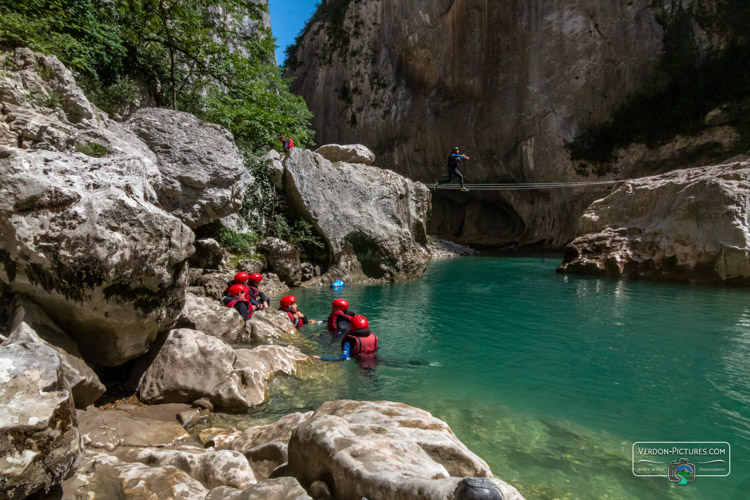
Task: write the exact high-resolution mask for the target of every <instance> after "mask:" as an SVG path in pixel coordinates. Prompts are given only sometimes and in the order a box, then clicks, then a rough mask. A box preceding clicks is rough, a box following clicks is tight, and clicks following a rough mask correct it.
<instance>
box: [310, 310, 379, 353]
mask: <svg viewBox="0 0 750 500" xmlns="http://www.w3.org/2000/svg"><path fill="white" fill-rule="evenodd" d="M378 342H379V341H378V337H377V336H376V335H375V334H374V333H372V332H371V331H370V324H369V322H368V321H367V318H365V317H364V316H362V315H359V314H358V315H355V316H354V317H353V318H352V320H351V322H350V324H349V333H347V334H346V335H345V336H344V338H343V339H341V356H339V357H338V358H320V359H321V360H322V361H344V360H347V359H349V358H354V359H358V360H361V359H368V358H374V357H375V353H376V352H377V351H378V347H379V345H378Z"/></svg>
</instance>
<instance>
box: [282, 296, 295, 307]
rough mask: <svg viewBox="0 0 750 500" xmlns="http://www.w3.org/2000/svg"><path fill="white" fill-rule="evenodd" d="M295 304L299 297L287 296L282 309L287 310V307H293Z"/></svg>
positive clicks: (283, 300) (283, 299)
mask: <svg viewBox="0 0 750 500" xmlns="http://www.w3.org/2000/svg"><path fill="white" fill-rule="evenodd" d="M295 302H297V297H295V296H294V295H287V296H286V297H284V298H282V299H281V307H283V308H284V309H286V308H287V307H289V306H291V305H292V304H294V303H295Z"/></svg>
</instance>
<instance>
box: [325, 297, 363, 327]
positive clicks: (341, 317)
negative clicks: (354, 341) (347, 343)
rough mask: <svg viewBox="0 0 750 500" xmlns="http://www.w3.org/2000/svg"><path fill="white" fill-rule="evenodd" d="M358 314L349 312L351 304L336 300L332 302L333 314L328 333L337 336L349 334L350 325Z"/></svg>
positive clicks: (329, 320) (329, 317) (329, 319)
mask: <svg viewBox="0 0 750 500" xmlns="http://www.w3.org/2000/svg"><path fill="white" fill-rule="evenodd" d="M356 314H357V313H355V312H354V311H350V310H349V302H347V301H346V300H344V299H336V300H334V301H333V302H331V314H330V315H329V316H328V324H327V325H326V328H328V331H329V332H331V333H333V334H336V335H346V334H347V333H349V324H350V323H351V321H352V318H353V317H354V316H356Z"/></svg>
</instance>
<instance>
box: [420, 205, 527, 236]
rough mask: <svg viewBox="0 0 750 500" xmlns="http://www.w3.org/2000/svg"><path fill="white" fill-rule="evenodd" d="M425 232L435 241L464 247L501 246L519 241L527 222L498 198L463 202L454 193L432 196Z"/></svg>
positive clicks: (510, 206)
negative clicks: (447, 241) (445, 241)
mask: <svg viewBox="0 0 750 500" xmlns="http://www.w3.org/2000/svg"><path fill="white" fill-rule="evenodd" d="M470 194H471V193H470ZM428 230H429V232H430V234H433V235H435V236H437V237H438V238H442V239H446V240H450V241H455V242H457V243H461V244H464V245H475V246H485V247H503V246H512V245H516V244H518V243H520V242H521V238H522V236H523V235H524V233H525V232H526V223H525V222H524V220H523V218H522V217H521V216H520V215H519V214H518V212H516V210H515V209H514V208H513V206H512V205H511V204H510V203H508V202H507V201H505V200H503V199H500V198H480V199H477V198H469V199H466V197H461V198H459V196H457V193H446V194H443V193H435V194H434V195H433V199H432V214H431V216H430V219H429V221H428Z"/></svg>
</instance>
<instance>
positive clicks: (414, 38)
mask: <svg viewBox="0 0 750 500" xmlns="http://www.w3.org/2000/svg"><path fill="white" fill-rule="evenodd" d="M655 5H656V4H655V2H652V1H651V0H634V1H630V2H614V1H605V2H599V1H593V0H583V1H581V0H556V1H549V2H523V1H518V0H516V1H504V2H490V1H486V0H485V1H481V0H434V1H430V2H397V1H395V0H375V1H368V2H363V1H359V0H328V1H326V2H323V3H322V4H321V6H320V7H319V9H318V13H317V14H316V16H315V17H314V18H313V20H312V21H311V23H310V24H309V26H308V29H307V31H306V33H305V35H304V37H303V38H302V40H301V41H300V43H299V45H298V46H297V50H296V52H295V53H294V54H293V57H292V58H291V60H289V61H287V64H288V66H290V67H291V68H293V71H292V73H293V75H294V77H295V78H296V80H295V83H294V85H293V87H292V90H293V91H295V92H297V93H299V94H300V95H302V96H304V98H305V100H306V101H307V103H308V106H309V107H310V109H311V110H313V112H314V114H315V118H314V120H313V126H314V128H315V130H316V133H317V141H318V143H328V142H347V143H350V142H361V143H363V144H365V145H367V146H369V147H370V148H372V149H373V151H374V152H375V153H376V154H377V155H378V158H379V159H380V160H381V161H382V162H383V164H384V165H388V166H389V168H392V169H394V170H396V171H397V172H399V173H401V174H403V175H405V176H407V177H410V178H412V179H415V180H422V181H431V180H434V179H435V178H436V177H437V176H442V175H444V170H445V157H446V156H447V154H448V152H449V150H450V148H451V147H452V146H454V145H459V146H461V148H462V150H463V151H464V152H465V153H467V154H469V156H470V157H471V160H470V161H469V162H466V166H465V169H463V170H464V174H465V175H466V177H467V179H468V180H469V182H475V183H492V182H533V181H582V180H587V179H588V178H587V177H584V176H582V175H580V173H579V172H580V170H579V171H577V170H576V168H575V167H576V165H574V164H573V162H572V161H571V160H570V156H569V152H568V151H567V150H566V149H565V145H566V143H568V142H570V141H571V140H573V138H574V137H575V136H576V134H577V132H578V131H579V130H580V129H581V128H582V127H585V126H587V125H589V124H592V123H600V122H603V121H606V120H607V119H608V117H609V116H610V115H611V113H612V112H613V111H614V110H615V109H616V108H617V107H618V106H619V105H620V104H621V103H622V102H623V101H624V100H625V99H626V98H627V97H628V96H630V95H632V94H633V93H634V92H635V91H637V90H640V89H642V88H644V87H647V86H648V85H649V84H650V83H651V82H652V77H653V76H654V71H655V65H656V63H657V61H658V60H659V57H660V55H661V53H662V44H663V42H662V40H663V35H664V33H663V27H662V24H663V19H660V15H661V14H662V13H663V11H662V10H661V8H659V7H656V6H655ZM660 23H661V24H660ZM728 134H729V135H728V136H726V137H723V138H722V139H720V140H719V143H721V144H723V143H722V141H724V142H727V141H731V140H733V136H732V134H731V131H728ZM714 135H716V134H714ZM727 137H728V138H727ZM699 142H700V141H699ZM709 142H711V141H709ZM702 147H704V144H703V143H701V144H697V145H696V146H695V148H697V149H699V150H700V148H702ZM704 149H705V148H704ZM660 154H663V152H661V153H660ZM641 156H644V155H643V154H642V153H641ZM645 156H648V155H645ZM641 159H642V160H643V161H648V158H641ZM639 161H640V160H639ZM656 161H657V162H658V161H659V159H658V158H657V159H656ZM622 163H623V168H621V169H620V173H619V175H620V176H621V177H629V173H630V172H631V171H637V170H638V168H639V166H638V165H631V164H634V163H638V162H636V161H631V162H629V163H628V162H627V161H625V162H622ZM641 163H642V162H641ZM661 164H662V165H663V163H661ZM639 173H640V175H643V172H639ZM606 194H607V191H601V190H596V189H594V188H590V189H581V188H576V189H575V190H550V191H520V192H512V193H476V192H470V193H455V192H450V193H448V192H441V191H437V192H436V193H435V196H434V199H433V207H434V208H433V213H432V219H431V226H432V227H431V229H432V230H433V231H434V232H435V234H437V235H438V236H441V237H445V238H449V239H452V240H455V241H459V242H462V243H469V244H487V245H498V244H500V245H503V244H543V245H545V246H551V247H561V246H562V245H563V244H565V243H566V242H567V241H570V239H572V237H573V235H574V234H575V226H576V221H577V219H578V216H580V214H581V213H582V212H583V210H584V209H585V208H586V207H587V206H588V205H589V203H590V202H591V201H593V200H594V199H597V198H600V197H602V196H603V195H606Z"/></svg>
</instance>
